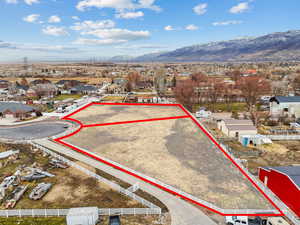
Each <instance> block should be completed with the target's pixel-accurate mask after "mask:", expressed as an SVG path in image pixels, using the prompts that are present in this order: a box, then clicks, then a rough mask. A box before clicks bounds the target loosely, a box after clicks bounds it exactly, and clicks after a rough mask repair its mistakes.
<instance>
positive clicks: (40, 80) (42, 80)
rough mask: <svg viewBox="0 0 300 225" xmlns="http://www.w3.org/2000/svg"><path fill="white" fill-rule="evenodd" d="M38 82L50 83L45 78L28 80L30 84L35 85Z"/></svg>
mask: <svg viewBox="0 0 300 225" xmlns="http://www.w3.org/2000/svg"><path fill="white" fill-rule="evenodd" d="M38 84H51V81H50V80H46V79H38V80H33V81H31V82H30V86H36V85H38Z"/></svg>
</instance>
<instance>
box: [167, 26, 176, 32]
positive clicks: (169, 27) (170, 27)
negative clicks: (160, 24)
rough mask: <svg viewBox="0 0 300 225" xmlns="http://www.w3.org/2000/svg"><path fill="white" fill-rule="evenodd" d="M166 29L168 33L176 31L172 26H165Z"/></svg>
mask: <svg viewBox="0 0 300 225" xmlns="http://www.w3.org/2000/svg"><path fill="white" fill-rule="evenodd" d="M164 29H165V30H166V31H172V30H175V28H174V27H173V26H171V25H168V26H165V27H164Z"/></svg>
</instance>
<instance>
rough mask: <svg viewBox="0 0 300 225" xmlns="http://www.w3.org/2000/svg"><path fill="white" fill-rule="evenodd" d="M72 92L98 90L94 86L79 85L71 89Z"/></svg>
mask: <svg viewBox="0 0 300 225" xmlns="http://www.w3.org/2000/svg"><path fill="white" fill-rule="evenodd" d="M71 90H72V91H96V90H97V88H96V87H95V86H92V85H77V86H76V87H73V88H72V89H71Z"/></svg>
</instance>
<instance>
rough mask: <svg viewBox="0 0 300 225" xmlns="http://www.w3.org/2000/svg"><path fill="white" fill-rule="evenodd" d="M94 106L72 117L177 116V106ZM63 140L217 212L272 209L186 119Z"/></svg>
mask: <svg viewBox="0 0 300 225" xmlns="http://www.w3.org/2000/svg"><path fill="white" fill-rule="evenodd" d="M95 107H98V108H99V110H97V111H98V113H97V111H96V110H89V109H87V110H84V111H81V112H80V113H79V115H74V116H73V118H76V119H80V120H82V121H83V122H88V123H103V122H105V123H107V122H113V121H116V120H117V121H121V120H125V121H128V120H136V119H139V118H141V116H143V117H145V116H153V114H155V117H165V116H172V115H176V116H178V111H177V109H176V108H175V107H173V109H174V112H171V111H162V109H164V107H160V108H159V110H157V112H155V109H154V108H151V109H148V108H147V107H141V108H138V109H136V108H134V109H132V110H131V109H129V107H128V108H125V109H121V108H122V107H113V108H112V107H103V106H100V107H99V106H95ZM95 107H94V108H95ZM101 107H103V108H101ZM166 109H167V108H166ZM125 112H126V113H125ZM153 117H154V116H153ZM64 141H65V142H68V143H70V144H73V145H76V146H78V147H80V148H83V149H86V150H88V151H90V152H94V153H96V154H98V155H99V156H102V157H104V158H107V159H110V160H112V161H115V162H118V163H120V164H122V165H124V166H126V167H128V168H131V169H134V170H136V171H138V172H141V173H143V174H146V175H148V176H150V177H153V178H156V179H158V180H160V181H162V182H164V183H166V184H169V185H172V186H174V187H176V188H178V189H181V190H183V191H185V192H187V193H189V194H192V195H194V196H196V197H198V198H200V199H203V200H206V201H208V202H211V203H213V204H215V205H217V206H219V207H221V208H227V209H273V207H272V206H271V205H270V203H269V202H268V201H267V200H266V199H265V198H264V197H263V196H262V195H261V194H260V193H259V192H258V191H257V190H256V189H254V187H253V186H252V184H251V183H250V182H249V181H248V180H247V179H246V178H245V177H244V176H243V175H242V174H241V173H240V172H239V170H238V169H237V168H235V167H234V166H233V164H232V163H231V162H230V161H229V160H228V159H227V158H226V157H225V156H224V154H223V153H222V152H221V151H220V150H219V149H217V148H216V147H215V146H214V145H213V144H212V143H211V141H210V140H209V139H208V138H207V137H206V136H205V134H203V132H202V131H201V130H199V128H198V127H197V126H196V125H195V124H194V122H192V120H190V119H189V118H185V119H176V120H163V121H153V122H148V123H134V124H122V125H115V126H101V127H89V128H84V129H83V130H81V131H80V132H79V133H77V134H76V135H74V136H71V137H69V138H67V139H64Z"/></svg>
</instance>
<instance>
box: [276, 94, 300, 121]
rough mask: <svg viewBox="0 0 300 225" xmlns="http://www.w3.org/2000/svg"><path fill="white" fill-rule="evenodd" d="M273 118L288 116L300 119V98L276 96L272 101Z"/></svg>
mask: <svg viewBox="0 0 300 225" xmlns="http://www.w3.org/2000/svg"><path fill="white" fill-rule="evenodd" d="M270 114H271V116H272V117H280V116H288V117H294V116H295V117H296V118H300V96H288V97H286V96H275V97H272V98H271V99H270Z"/></svg>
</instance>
